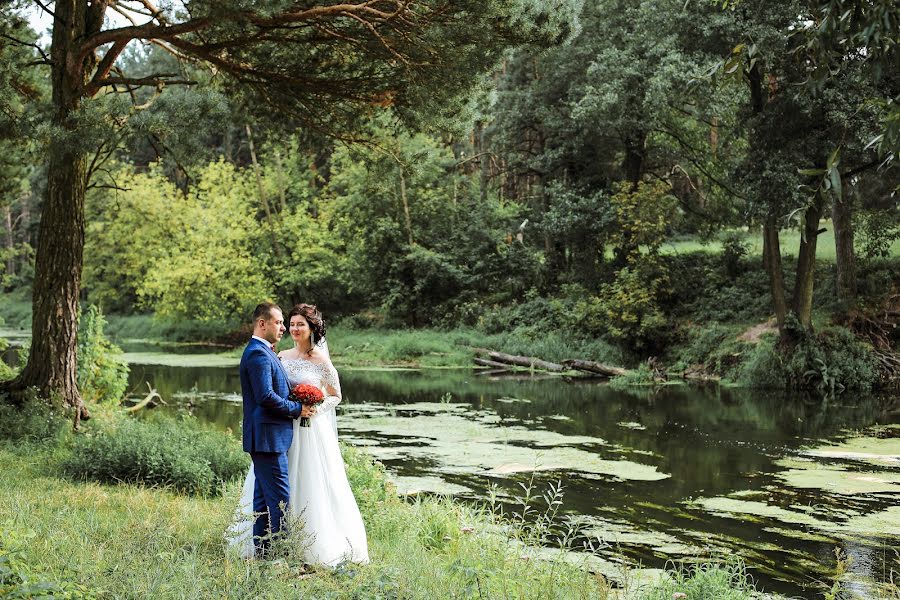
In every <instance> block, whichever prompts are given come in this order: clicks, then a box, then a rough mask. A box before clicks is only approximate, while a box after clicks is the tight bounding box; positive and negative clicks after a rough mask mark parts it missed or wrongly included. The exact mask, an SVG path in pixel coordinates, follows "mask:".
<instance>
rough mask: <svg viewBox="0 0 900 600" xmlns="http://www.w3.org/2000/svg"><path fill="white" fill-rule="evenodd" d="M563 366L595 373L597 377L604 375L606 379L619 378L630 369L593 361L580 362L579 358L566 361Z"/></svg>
mask: <svg viewBox="0 0 900 600" xmlns="http://www.w3.org/2000/svg"><path fill="white" fill-rule="evenodd" d="M563 365H565V366H566V367H568V368H570V369H574V370H576V371H584V372H586V373H594V374H597V375H603V376H605V377H619V376H621V375H625V374H626V373H628V369H623V368H621V367H613V366H611V365H605V364H603V363H599V362H596V361H593V360H580V359H577V358H569V359H566V360H564V361H563Z"/></svg>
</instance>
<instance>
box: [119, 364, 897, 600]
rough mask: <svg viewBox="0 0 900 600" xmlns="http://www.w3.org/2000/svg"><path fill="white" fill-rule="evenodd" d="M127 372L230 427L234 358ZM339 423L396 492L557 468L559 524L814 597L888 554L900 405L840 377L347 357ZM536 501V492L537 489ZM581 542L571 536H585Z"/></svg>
mask: <svg viewBox="0 0 900 600" xmlns="http://www.w3.org/2000/svg"><path fill="white" fill-rule="evenodd" d="M129 349H130V350H140V351H134V352H130V353H129V354H128V355H127V357H128V359H129V361H130V362H131V363H132V367H131V368H132V370H131V387H132V389H134V390H136V393H135V395H136V396H139V395H140V393H141V390H142V388H143V389H146V382H149V383H150V384H151V385H152V386H153V387H154V388H156V389H158V390H159V392H160V393H161V395H162V397H163V398H165V399H166V400H167V401H168V402H169V403H170V404H169V406H168V407H167V408H165V410H182V411H184V410H188V411H190V412H191V413H193V414H194V415H196V416H197V417H198V418H200V419H203V420H205V421H208V422H210V423H213V424H215V426H217V427H219V428H222V429H230V430H231V431H233V432H239V430H240V418H241V397H240V382H239V379H238V372H237V368H236V366H237V359H236V358H233V357H227V356H221V355H211V354H173V353H167V352H159V349H156V351H153V350H152V349H149V351H148V349H147V348H137V347H129ZM338 369H339V370H340V374H341V381H342V386H343V389H344V396H345V401H344V402H343V403H342V405H341V406H340V407H339V409H338V411H339V412H338V427H339V432H340V436H341V438H342V439H343V440H344V441H346V442H349V443H352V444H355V445H358V446H364V447H365V448H366V449H367V450H368V451H369V452H370V453H371V454H372V455H373V456H375V457H376V458H377V459H378V460H380V461H381V462H382V463H384V465H385V467H386V468H387V471H388V472H389V474H390V476H391V479H392V480H393V481H394V482H395V483H396V484H397V487H398V489H399V491H400V492H401V493H410V492H434V493H446V494H453V495H454V496H456V497H457V498H460V499H466V500H473V501H482V502H483V501H485V499H486V498H487V497H488V496H489V495H491V494H496V495H497V496H498V497H499V498H500V501H501V503H502V505H503V506H504V508H505V510H507V511H516V510H521V506H520V505H518V504H517V500H516V499H517V498H518V497H520V496H521V495H522V487H521V485H520V484H522V483H527V482H528V481H530V480H532V478H533V481H534V483H535V486H536V488H535V489H536V491H537V493H539V494H543V493H544V492H547V491H548V489H549V486H550V485H551V484H554V485H555V484H556V483H557V482H561V483H562V487H563V490H562V492H563V498H562V502H563V503H562V513H563V515H562V518H561V519H560V521H559V527H560V530H568V529H569V528H574V529H575V530H577V531H578V532H579V535H578V541H579V542H584V541H586V540H591V541H592V543H593V545H594V546H595V548H596V549H597V550H596V554H597V555H598V556H599V557H601V558H602V559H603V560H604V561H605V562H606V564H607V565H615V564H617V563H623V562H624V563H627V564H638V563H639V564H641V565H643V566H645V567H665V566H666V565H667V563H668V564H670V565H671V562H672V561H674V562H678V561H681V560H690V559H692V558H696V557H698V556H712V557H722V556H727V555H730V554H739V555H740V556H742V557H743V558H744V559H745V560H746V561H747V563H748V565H749V566H750V567H751V572H752V574H753V576H754V577H755V578H756V579H757V580H758V581H759V583H760V584H761V585H762V587H763V588H764V589H766V590H767V591H774V592H780V593H784V594H787V595H792V596H800V597H810V598H811V597H821V591H822V590H823V588H824V586H826V585H828V584H829V581H830V580H829V578H830V577H831V576H832V574H833V573H834V569H835V566H836V559H835V550H836V549H839V550H840V552H842V553H843V554H844V555H845V556H846V557H847V559H849V567H848V568H849V572H848V573H847V574H846V575H845V576H844V580H845V581H846V582H847V583H848V585H849V586H850V587H851V588H854V589H855V590H856V591H857V593H859V594H860V595H861V596H862V597H866V596H869V595H870V594H871V592H870V582H871V581H873V580H875V581H878V580H882V581H883V580H885V579H886V578H887V577H889V576H890V571H891V569H895V570H900V559H898V556H897V554H896V553H895V551H894V547H895V546H896V545H897V544H898V541H900V540H898V538H900V502H898V500H900V425H898V423H900V412H898V411H900V405H898V404H897V402H896V400H895V399H891V398H888V397H876V396H858V395H853V394H844V395H842V396H838V397H837V398H836V399H830V400H827V401H825V402H822V401H820V400H818V399H812V398H807V397H802V396H797V395H794V396H793V397H792V396H788V395H785V394H779V393H771V392H759V391H749V390H743V389H728V388H722V387H710V388H693V387H685V386H666V387H662V388H658V389H656V390H652V391H651V390H644V389H639V390H635V391H628V392H625V391H616V390H614V389H612V388H610V387H609V386H606V385H602V384H598V383H596V382H577V381H565V380H562V379H560V378H557V377H553V378H543V379H542V378H536V377H527V376H526V377H521V378H515V379H509V378H497V377H483V376H481V375H478V374H476V373H475V372H473V371H471V370H437V369H434V370H421V371H413V370H396V369H351V368H343V369H342V368H341V367H340V365H339V364H338ZM537 508H538V509H540V508H541V506H540V502H538V505H537ZM579 546H580V544H579Z"/></svg>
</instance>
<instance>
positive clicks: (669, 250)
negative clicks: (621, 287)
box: [661, 221, 900, 262]
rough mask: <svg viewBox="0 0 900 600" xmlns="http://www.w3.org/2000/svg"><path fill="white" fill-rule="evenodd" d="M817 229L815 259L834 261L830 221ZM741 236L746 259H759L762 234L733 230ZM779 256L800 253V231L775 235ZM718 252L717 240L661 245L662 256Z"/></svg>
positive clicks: (894, 252) (894, 250) (899, 248)
mask: <svg viewBox="0 0 900 600" xmlns="http://www.w3.org/2000/svg"><path fill="white" fill-rule="evenodd" d="M820 228H825V231H824V232H823V233H821V234H819V239H818V242H817V243H816V259H817V260H821V261H824V262H834V261H835V251H834V227H833V226H832V224H831V221H822V224H821V226H820ZM736 232H738V233H740V234H742V235H743V239H744V242H745V243H746V244H747V249H748V251H749V255H750V256H762V245H763V244H762V230H760V229H754V230H751V231H746V230H745V229H739V230H736ZM779 240H780V242H781V253H782V254H783V255H787V256H797V251H798V250H799V249H800V231H799V230H798V229H783V230H782V231H781V233H780V235H779ZM721 251H722V242H721V240H720V239H719V238H717V239H713V240H710V241H708V242H704V241H702V240H699V239H696V238H686V239H673V240H670V241H668V242H666V243H665V244H663V245H662V248H661V252H662V253H663V254H689V253H691V252H706V253H709V254H718V253H719V252H721ZM890 256H895V257H896V256H900V240H895V241H894V243H893V244H892V245H891V249H890Z"/></svg>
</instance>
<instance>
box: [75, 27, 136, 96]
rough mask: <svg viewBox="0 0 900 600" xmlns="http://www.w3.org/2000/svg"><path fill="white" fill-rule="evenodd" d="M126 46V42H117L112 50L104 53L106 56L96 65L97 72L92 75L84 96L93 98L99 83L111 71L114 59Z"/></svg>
mask: <svg viewBox="0 0 900 600" xmlns="http://www.w3.org/2000/svg"><path fill="white" fill-rule="evenodd" d="M127 45H128V42H127V41H121V40H120V41H118V42H116V43H114V44H113V46H112V48H110V49H109V50H107V51H106V55H105V56H104V57H103V60H101V61H100V64H99V65H97V70H96V72H95V73H94V76H93V78H91V82H90V83H89V84H88V85H87V87H86V88H85V95H87V96H88V97H91V96H93V95H94V94H96V93H97V91H98V90H99V89H100V88H101V87H102V86H100V85H99V83H100V82H101V81H103V80H105V79H106V76H107V75H109V71H110V69H112V66H113V64H114V63H115V62H116V59H117V58H118V57H119V55H120V54H122V50H124V49H125V46H127Z"/></svg>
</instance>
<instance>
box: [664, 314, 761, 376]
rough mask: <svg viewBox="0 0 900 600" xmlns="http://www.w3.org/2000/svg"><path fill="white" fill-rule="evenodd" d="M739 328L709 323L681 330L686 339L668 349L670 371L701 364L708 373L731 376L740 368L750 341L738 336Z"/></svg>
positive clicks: (682, 369) (740, 328)
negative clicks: (741, 339)
mask: <svg viewBox="0 0 900 600" xmlns="http://www.w3.org/2000/svg"><path fill="white" fill-rule="evenodd" d="M742 329H743V328H742V327H735V326H733V325H731V326H729V325H723V324H721V323H715V322H714V323H708V324H703V325H692V326H689V327H686V328H685V329H684V336H685V339H684V340H683V341H682V342H681V343H680V344H679V345H678V346H675V347H673V348H672V349H671V350H670V353H669V356H668V359H669V361H670V363H671V364H672V370H673V371H684V370H687V369H689V368H691V367H692V366H693V365H703V367H704V370H705V371H706V372H707V373H709V374H715V375H720V376H724V377H732V376H734V375H736V373H735V371H737V370H739V369H740V367H741V363H742V360H743V358H744V356H745V355H746V353H747V352H748V349H749V348H750V344H749V343H747V342H742V341H739V340H738V339H737V337H738V335H739V334H740V331H741V330H742Z"/></svg>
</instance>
